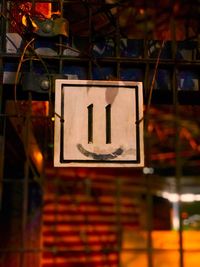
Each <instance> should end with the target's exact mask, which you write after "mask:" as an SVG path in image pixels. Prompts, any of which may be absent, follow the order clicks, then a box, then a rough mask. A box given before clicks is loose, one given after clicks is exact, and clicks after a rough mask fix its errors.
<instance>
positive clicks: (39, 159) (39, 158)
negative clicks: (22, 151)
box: [30, 146, 43, 171]
mask: <svg viewBox="0 0 200 267" xmlns="http://www.w3.org/2000/svg"><path fill="white" fill-rule="evenodd" d="M30 149H31V150H32V149H33V150H32V151H30V153H31V154H32V159H33V161H34V163H35V165H36V166H37V168H38V170H39V171H42V168H43V155H42V153H41V152H40V150H39V149H38V148H37V146H33V147H31V148H30Z"/></svg>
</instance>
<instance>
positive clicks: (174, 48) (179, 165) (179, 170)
mask: <svg viewBox="0 0 200 267" xmlns="http://www.w3.org/2000/svg"><path fill="white" fill-rule="evenodd" d="M170 27H171V35H172V57H173V59H174V60H175V58H176V51H177V41H176V21H175V19H174V18H173V17H172V18H171V22H170ZM176 72H177V70H176V66H174V69H173V77H172V90H173V104H174V112H175V122H174V127H175V133H176V134H175V153H176V165H175V172H176V174H175V178H176V186H177V193H178V195H179V196H180V195H181V176H182V162H181V153H180V152H181V138H180V114H179V101H178V88H177V82H176ZM178 206H179V207H178V208H179V254H180V262H179V263H180V267H184V251H183V224H182V216H181V213H182V203H181V200H180V199H179V202H178Z"/></svg>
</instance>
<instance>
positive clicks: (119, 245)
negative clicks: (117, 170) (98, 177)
mask: <svg viewBox="0 0 200 267" xmlns="http://www.w3.org/2000/svg"><path fill="white" fill-rule="evenodd" d="M121 189H122V179H121V178H120V177H117V180H116V226H117V251H118V258H119V259H118V267H121V266H122V263H121V258H120V254H121V251H122V234H123V229H122V222H121V201H122V199H121Z"/></svg>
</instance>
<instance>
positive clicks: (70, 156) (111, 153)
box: [54, 79, 144, 167]
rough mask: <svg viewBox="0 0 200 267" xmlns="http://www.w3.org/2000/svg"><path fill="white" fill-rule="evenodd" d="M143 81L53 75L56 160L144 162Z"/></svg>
mask: <svg viewBox="0 0 200 267" xmlns="http://www.w3.org/2000/svg"><path fill="white" fill-rule="evenodd" d="M142 118H143V89H142V83H141V82H127V81H126V82H125V81H92V80H67V79H57V80H56V82H55V132H54V166H57V167H59V166H60V167H67V166H78V167H79V166H85V167H139V166H143V164H144V151H143V150H144V145H143V120H142Z"/></svg>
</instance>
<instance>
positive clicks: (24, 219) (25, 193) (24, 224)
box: [20, 93, 32, 267]
mask: <svg viewBox="0 0 200 267" xmlns="http://www.w3.org/2000/svg"><path fill="white" fill-rule="evenodd" d="M31 98H32V97H31V93H29V109H28V111H27V117H26V124H25V127H26V129H25V136H24V142H23V143H24V150H25V154H26V162H25V166H24V185H23V210H22V233H21V238H22V240H21V247H22V250H23V249H26V247H27V240H28V239H27V235H26V232H27V219H28V218H27V217H28V190H29V174H30V167H29V166H30V158H29V147H30V131H31V119H30V115H31V106H32V105H31V101H32V100H31ZM25 266H26V256H25V253H21V254H20V267H25Z"/></svg>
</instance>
